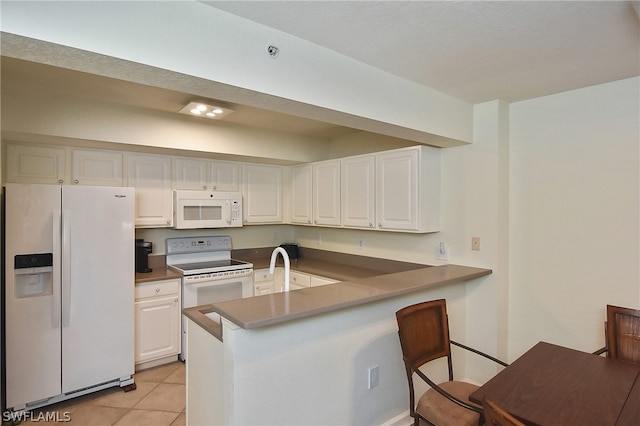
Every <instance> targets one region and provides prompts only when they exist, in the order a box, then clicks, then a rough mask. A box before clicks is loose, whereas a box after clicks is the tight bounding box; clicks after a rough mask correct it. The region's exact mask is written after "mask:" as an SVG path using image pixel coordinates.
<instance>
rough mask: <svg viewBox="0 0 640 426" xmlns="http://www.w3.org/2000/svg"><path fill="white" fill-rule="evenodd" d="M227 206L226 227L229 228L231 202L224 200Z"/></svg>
mask: <svg viewBox="0 0 640 426" xmlns="http://www.w3.org/2000/svg"><path fill="white" fill-rule="evenodd" d="M225 203H226V204H227V225H229V226H231V204H232V203H231V202H229V200H225Z"/></svg>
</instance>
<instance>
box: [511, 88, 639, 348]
mask: <svg viewBox="0 0 640 426" xmlns="http://www.w3.org/2000/svg"><path fill="white" fill-rule="evenodd" d="M510 117H511V120H510V127H511V132H510V158H511V160H510V168H511V174H510V184H511V189H510V195H509V196H510V204H509V205H510V230H509V234H510V240H509V241H510V243H509V253H508V255H509V265H510V271H509V351H510V355H511V357H515V356H518V355H519V354H520V353H522V352H523V351H525V350H526V349H528V348H529V347H531V346H532V345H533V344H534V343H536V342H537V341H539V340H545V341H548V342H551V343H557V344H561V345H565V346H570V347H573V348H577V349H582V350H586V351H593V350H595V349H597V348H598V347H600V346H602V345H603V344H604V332H603V321H604V319H605V317H604V315H605V305H606V304H607V303H610V304H617V305H623V306H629V307H634V308H636V309H638V308H640V273H639V270H640V263H639V262H640V250H639V243H640V232H639V220H640V214H639V195H640V191H639V188H640V183H639V177H638V173H639V170H640V168H639V152H640V148H639V147H640V78H632V79H627V80H622V81H618V82H613V83H609V84H603V85H599V86H593V87H588V88H586V89H581V90H575V91H571V92H566V93H561V94H557V95H553V96H547V97H543V98H539V99H533V100H529V101H523V102H518V103H515V104H513V105H511V108H510Z"/></svg>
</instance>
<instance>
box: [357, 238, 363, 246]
mask: <svg viewBox="0 0 640 426" xmlns="http://www.w3.org/2000/svg"><path fill="white" fill-rule="evenodd" d="M358 248H359V249H363V248H364V238H362V237H361V238H360V239H359V240H358Z"/></svg>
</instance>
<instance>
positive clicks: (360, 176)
mask: <svg viewBox="0 0 640 426" xmlns="http://www.w3.org/2000/svg"><path fill="white" fill-rule="evenodd" d="M375 165H376V162H375V156H373V155H363V156H357V157H348V158H344V159H342V166H341V168H342V176H341V187H342V193H341V200H342V203H341V209H342V225H344V226H348V227H355V228H369V229H373V228H374V227H375V223H376V216H375Z"/></svg>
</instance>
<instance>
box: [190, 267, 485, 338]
mask: <svg viewBox="0 0 640 426" xmlns="http://www.w3.org/2000/svg"><path fill="white" fill-rule="evenodd" d="M249 260H250V259H249ZM309 260H311V259H304V260H303V259H300V260H298V262H297V263H298V264H303V265H305V264H307V263H309V264H310V265H314V267H315V266H319V265H321V263H314V262H308V261H309ZM398 263H399V264H400V266H404V267H405V270H401V271H400V272H391V273H389V272H381V271H374V272H375V275H368V276H365V277H360V278H355V279H350V280H347V281H344V282H341V283H337V284H330V285H325V286H320V287H309V288H304V289H300V290H295V291H291V292H288V293H273V294H267V295H264V296H256V297H250V298H246V299H237V300H229V301H226V302H219V303H214V304H210V305H202V306H196V307H193V308H187V309H184V310H183V313H184V315H186V316H187V317H188V318H190V319H191V320H193V321H194V322H195V323H196V324H198V325H200V326H201V327H202V328H203V329H205V330H206V331H208V332H209V333H210V334H212V335H214V336H215V337H217V338H219V339H220V340H222V327H221V325H220V324H219V323H218V322H216V321H213V320H212V319H210V318H209V317H207V316H206V315H205V314H207V313H212V312H215V313H217V314H219V315H221V316H222V317H224V318H226V319H228V320H229V321H231V322H233V323H234V324H237V325H238V326H240V327H242V328H245V329H253V328H260V327H266V326H269V325H274V324H280V323H284V322H288V321H292V320H295V319H299V318H305V317H310V316H313V315H318V314H322V313H326V312H331V311H336V310H339V309H345V308H349V307H352V306H358V305H362V304H366V303H371V302H375V301H379V300H384V299H388V298H392V297H396V296H400V295H404V294H408V293H411V292H416V291H420V290H424V289H427V288H431V287H437V286H442V285H449V284H454V283H459V282H463V281H467V280H471V279H474V278H478V277H482V276H485V275H489V274H491V272H492V271H491V270H490V269H483V268H475V267H468V266H460V265H443V266H427V265H416V264H404V262H398ZM255 265H260V263H259V262H254V266H255ZM307 266H309V265H307ZM324 266H331V267H333V268H335V269H339V270H344V271H346V270H347V269H348V268H347V266H346V265H340V266H337V267H336V265H335V264H331V265H329V262H328V263H326V264H324ZM256 267H260V266H256ZM292 267H293V265H292ZM406 267H409V268H410V269H409V270H406ZM311 269H312V270H313V268H311ZM361 269H367V268H361ZM401 269H402V268H401ZM328 271H329V270H328V269H327V270H323V271H318V272H317V273H318V275H323V276H328V277H331V275H330V273H328ZM354 271H357V272H356V273H357V274H360V273H366V272H363V271H361V270H359V269H358V268H355V269H354ZM304 272H310V270H307V271H304ZM310 273H316V272H310Z"/></svg>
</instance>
